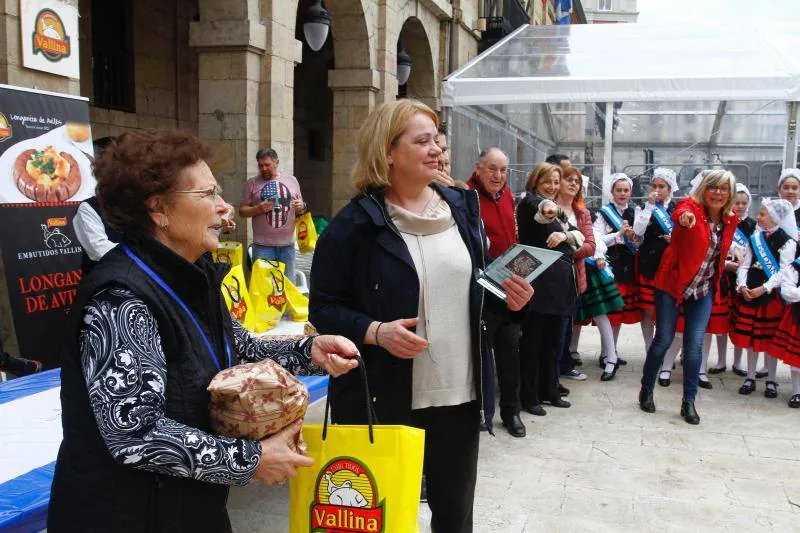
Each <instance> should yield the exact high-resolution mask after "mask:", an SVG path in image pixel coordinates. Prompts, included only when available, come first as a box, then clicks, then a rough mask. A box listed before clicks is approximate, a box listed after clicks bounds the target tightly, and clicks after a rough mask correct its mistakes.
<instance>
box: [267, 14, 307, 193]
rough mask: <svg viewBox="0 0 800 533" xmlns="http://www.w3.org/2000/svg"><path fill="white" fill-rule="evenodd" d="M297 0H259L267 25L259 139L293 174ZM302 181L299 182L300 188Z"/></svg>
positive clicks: (299, 46)
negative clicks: (273, 151) (275, 153)
mask: <svg viewBox="0 0 800 533" xmlns="http://www.w3.org/2000/svg"><path fill="white" fill-rule="evenodd" d="M297 3H298V2H297V0H262V2H261V6H262V16H263V18H264V20H265V21H266V23H267V24H268V27H269V32H268V34H267V43H266V49H265V53H264V56H263V57H262V58H261V67H262V69H263V73H264V75H263V77H262V79H261V86H260V88H261V100H260V101H259V107H258V110H259V114H260V115H261V117H260V125H261V136H260V139H261V142H262V145H263V147H264V148H266V147H269V148H273V149H275V151H277V152H278V157H279V158H280V169H281V171H283V172H287V173H289V174H294V67H295V65H296V64H297V63H300V62H302V60H303V43H301V42H300V41H298V40H297V39H295V20H296V17H297ZM302 185H303V184H302V182H301V183H300V186H301V188H302Z"/></svg>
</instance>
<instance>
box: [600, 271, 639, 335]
mask: <svg viewBox="0 0 800 533" xmlns="http://www.w3.org/2000/svg"><path fill="white" fill-rule="evenodd" d="M617 289H618V290H619V294H620V296H622V300H623V301H624V302H625V307H623V308H622V309H617V310H616V311H612V312H610V313H608V320H609V322H611V325H612V326H613V327H617V326H621V325H622V324H638V323H639V322H641V321H642V310H641V309H640V308H639V303H638V301H639V286H638V285H637V284H636V283H620V282H617Z"/></svg>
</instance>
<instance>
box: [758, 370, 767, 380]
mask: <svg viewBox="0 0 800 533" xmlns="http://www.w3.org/2000/svg"><path fill="white" fill-rule="evenodd" d="M767 376H769V372H756V379H761V378H765V377H767Z"/></svg>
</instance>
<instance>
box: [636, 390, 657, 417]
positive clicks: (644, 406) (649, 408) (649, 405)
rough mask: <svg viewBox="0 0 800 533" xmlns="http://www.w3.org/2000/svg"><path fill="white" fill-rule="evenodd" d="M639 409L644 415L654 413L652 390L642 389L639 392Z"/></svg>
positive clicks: (654, 405)
mask: <svg viewBox="0 0 800 533" xmlns="http://www.w3.org/2000/svg"><path fill="white" fill-rule="evenodd" d="M639 409H641V410H642V411H644V412H645V413H655V412H656V404H655V402H654V401H653V389H648V388H646V387H642V388H641V390H639Z"/></svg>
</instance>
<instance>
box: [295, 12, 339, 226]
mask: <svg viewBox="0 0 800 533" xmlns="http://www.w3.org/2000/svg"><path fill="white" fill-rule="evenodd" d="M310 4H311V1H310V0H301V1H300V2H299V5H298V9H297V20H296V24H295V39H297V40H298V41H300V42H302V43H303V61H302V63H299V64H297V65H296V66H295V68H294V108H293V119H294V174H295V176H297V178H298V180H299V181H300V186H301V188H302V191H303V198H304V199H305V201H306V204H307V205H308V208H309V209H310V210H311V212H312V213H313V214H314V215H324V216H328V217H329V216H330V215H331V212H330V206H331V176H332V173H333V94H332V93H331V91H330V89H328V71H329V70H333V68H334V49H333V47H334V45H333V38H332V37H330V36H329V37H328V39H327V41H325V44H324V45H323V47H322V48H321V49H320V50H318V51H316V52H315V51H313V50H312V49H311V47H309V46H308V43H307V42H306V39H305V36H304V35H303V18H304V14H305V12H306V10H307V9H308V7H309V5H310Z"/></svg>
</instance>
